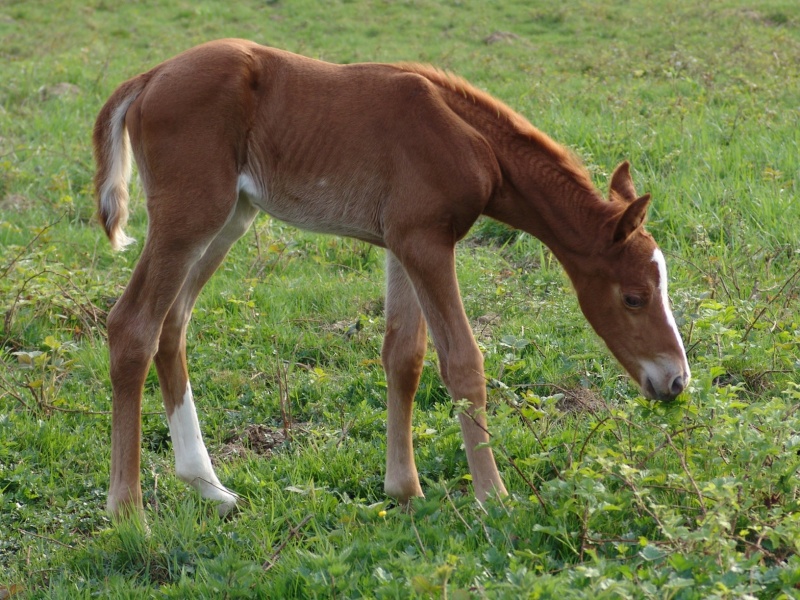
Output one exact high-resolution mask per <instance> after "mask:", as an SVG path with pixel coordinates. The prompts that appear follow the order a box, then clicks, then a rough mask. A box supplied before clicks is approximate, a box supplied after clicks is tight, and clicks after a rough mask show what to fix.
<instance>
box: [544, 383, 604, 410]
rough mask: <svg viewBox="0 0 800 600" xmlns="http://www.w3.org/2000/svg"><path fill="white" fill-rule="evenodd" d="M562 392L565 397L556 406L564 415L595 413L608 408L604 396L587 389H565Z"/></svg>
mask: <svg viewBox="0 0 800 600" xmlns="http://www.w3.org/2000/svg"><path fill="white" fill-rule="evenodd" d="M560 392H561V393H562V394H564V397H563V398H561V399H560V400H559V401H558V402H557V403H556V406H557V407H558V410H560V411H561V412H564V413H576V412H590V413H595V412H597V411H598V410H601V409H603V408H604V407H605V406H606V402H605V400H603V398H602V396H600V395H599V394H596V393H595V392H593V391H592V390H590V389H587V388H571V389H563V390H560Z"/></svg>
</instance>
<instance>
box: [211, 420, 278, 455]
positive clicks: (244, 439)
mask: <svg viewBox="0 0 800 600" xmlns="http://www.w3.org/2000/svg"><path fill="white" fill-rule="evenodd" d="M285 441H286V436H285V435H284V433H283V431H282V430H280V429H273V428H272V427H269V426H267V425H262V424H253V425H248V426H247V427H245V428H244V430H242V431H240V432H237V433H235V434H234V435H233V436H232V437H231V438H230V439H229V440H228V442H227V443H226V444H225V445H224V446H223V447H222V450H220V452H219V453H218V456H219V458H220V459H222V460H229V459H231V458H234V457H241V456H245V455H247V454H248V453H253V454H257V455H259V456H270V455H271V454H272V451H273V450H274V449H275V448H276V447H278V446H280V445H282V444H283V443H284V442H285Z"/></svg>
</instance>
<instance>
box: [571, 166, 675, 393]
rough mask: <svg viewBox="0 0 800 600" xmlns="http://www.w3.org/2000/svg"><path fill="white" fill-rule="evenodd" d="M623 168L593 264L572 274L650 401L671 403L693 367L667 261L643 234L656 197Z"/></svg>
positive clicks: (598, 327)
mask: <svg viewBox="0 0 800 600" xmlns="http://www.w3.org/2000/svg"><path fill="white" fill-rule="evenodd" d="M628 169H629V167H628V163H623V164H621V165H620V166H619V167H617V170H616V171H615V172H614V175H613V177H612V178H611V190H610V202H611V204H612V206H614V207H617V208H616V209H615V216H614V217H613V218H612V219H610V220H609V221H608V222H607V223H605V224H603V225H602V227H601V228H600V232H599V237H598V238H597V240H596V242H595V251H594V252H593V256H592V257H591V259H590V260H589V261H588V262H587V264H586V265H583V266H578V268H577V269H576V272H573V273H571V275H572V279H573V283H574V285H575V289H576V291H577V294H578V300H579V302H580V305H581V309H582V310H583V313H584V314H585V315H586V318H587V319H588V320H589V323H591V325H592V327H594V329H595V331H597V333H598V334H599V335H600V337H602V338H603V340H604V341H605V343H606V345H607V346H608V348H609V349H610V350H611V352H612V353H613V354H614V356H616V357H617V359H618V360H619V361H620V363H622V366H623V367H625V370H627V371H628V373H630V374H631V376H632V377H633V378H634V379H635V380H636V381H637V382H638V384H639V386H640V387H641V388H642V392H643V393H644V395H645V396H647V397H648V398H652V399H657V400H672V399H673V398H675V397H676V396H677V395H678V394H680V393H681V392H682V391H683V390H684V388H685V387H686V385H687V384H688V383H689V377H690V372H689V364H688V362H687V360H686V352H685V351H684V348H683V342H682V341H681V337H680V334H679V333H678V329H677V327H676V325H675V319H674V318H673V316H672V310H671V309H670V305H669V297H668V296H667V268H666V265H665V263H664V255H663V254H662V253H661V250H659V248H658V246H657V245H656V243H655V241H654V240H653V238H652V236H651V235H650V234H649V233H647V232H646V231H645V230H644V228H643V223H644V219H645V215H646V213H647V205H648V203H649V202H650V196H649V194H648V195H644V196H641V197H637V195H636V191H635V190H634V187H633V182H632V180H631V176H630V172H629V170H628Z"/></svg>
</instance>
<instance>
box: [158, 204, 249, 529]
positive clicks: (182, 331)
mask: <svg viewBox="0 0 800 600" xmlns="http://www.w3.org/2000/svg"><path fill="white" fill-rule="evenodd" d="M257 212H258V211H257V209H255V208H254V207H253V206H252V205H251V204H250V202H249V201H248V200H247V199H246V198H244V197H240V199H239V201H238V203H237V205H236V208H235V209H234V212H233V215H232V216H231V218H230V219H229V221H228V223H227V224H226V225H225V227H224V228H223V229H222V231H220V233H219V234H218V235H217V236H216V237H215V238H214V241H213V242H212V243H211V245H210V246H209V247H208V249H207V250H206V251H205V253H204V254H203V256H202V258H201V259H200V260H199V261H198V262H197V263H196V264H195V265H194V266H193V267H192V270H191V271H190V273H189V275H188V277H187V278H186V281H185V282H184V284H183V287H182V288H181V291H180V294H179V295H178V298H177V299H176V300H175V303H174V304H173V305H172V308H171V309H170V311H169V313H168V314H167V316H166V319H165V320H164V325H163V327H162V330H161V337H160V339H159V344H158V352H157V354H156V356H155V364H156V369H157V371H158V380H159V383H160V385H161V394H162V397H163V399H164V408H165V409H166V413H167V421H168V423H169V430H170V437H171V438H172V447H173V450H174V452H175V472H176V474H177V475H178V477H179V478H180V479H182V480H183V481H185V482H186V483H188V484H190V485H191V486H192V487H194V488H195V489H197V491H198V492H199V493H200V495H201V496H202V497H203V498H207V499H209V500H214V501H216V502H219V503H220V504H219V511H220V513H221V514H223V513H225V512H227V511H229V510H230V509H231V508H233V506H234V505H235V504H236V495H235V494H234V493H232V492H231V491H230V490H228V489H226V488H225V487H224V486H223V485H222V484H221V483H220V481H219V479H218V478H217V475H216V473H215V472H214V468H213V466H212V465H211V458H210V457H209V455H208V451H207V450H206V447H205V444H204V443H203V436H202V433H201V430H200V423H199V421H198V418H197V411H196V409H195V405H194V398H193V396H192V388H191V385H190V383H189V377H188V373H187V367H186V328H187V325H188V323H189V319H190V318H191V313H192V307H193V306H194V303H195V301H196V300H197V296H198V294H199V293H200V290H201V289H202V288H203V286H204V285H205V284H206V282H207V281H208V280H209V278H210V277H211V275H213V273H214V272H215V271H216V270H217V267H219V265H220V263H221V262H222V260H223V259H224V258H225V256H226V255H227V253H228V250H229V249H230V248H231V246H232V245H233V243H234V242H236V240H238V239H239V238H240V237H241V236H242V235H244V233H245V232H246V231H247V229H248V228H249V227H250V224H251V223H252V222H253V219H254V218H255V216H256V214H257Z"/></svg>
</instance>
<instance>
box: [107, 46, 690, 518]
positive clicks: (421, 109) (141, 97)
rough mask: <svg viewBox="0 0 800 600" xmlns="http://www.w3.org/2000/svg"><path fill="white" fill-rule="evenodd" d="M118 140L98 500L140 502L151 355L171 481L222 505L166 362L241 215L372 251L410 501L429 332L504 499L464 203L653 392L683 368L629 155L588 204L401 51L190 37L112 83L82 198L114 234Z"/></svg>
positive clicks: (477, 102)
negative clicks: (461, 253) (380, 261)
mask: <svg viewBox="0 0 800 600" xmlns="http://www.w3.org/2000/svg"><path fill="white" fill-rule="evenodd" d="M131 147H132V149H133V157H134V158H135V159H136V162H137V164H138V166H139V174H140V177H141V181H142V184H143V187H144V190H145V192H146V196H147V211H148V215H149V229H148V232H147V240H146V242H145V245H144V249H143V251H142V255H141V258H140V260H139V263H138V265H137V266H136V268H135V270H134V272H133V276H132V277H131V280H130V283H129V284H128V286H127V288H126V289H125V292H124V293H123V294H122V297H121V298H120V299H119V301H118V302H117V304H116V306H115V307H114V309H113V310H112V311H111V314H109V316H108V339H109V347H110V355H111V383H112V387H113V418H112V434H111V446H112V449H111V485H110V490H109V495H108V509H109V511H110V512H111V513H112V514H119V513H125V512H129V511H134V512H135V511H137V510H138V511H140V510H141V509H142V495H141V487H140V482H139V469H140V437H141V425H140V411H141V402H142V389H143V386H144V381H145V376H146V374H147V371H148V369H149V366H150V363H151V362H152V361H155V364H156V369H157V371H158V378H159V382H160V384H161V391H162V394H163V398H164V405H165V407H166V413H167V418H168V420H169V427H170V433H171V436H172V440H173V445H174V449H175V463H176V471H177V474H178V476H179V477H180V478H181V479H183V480H184V481H186V482H188V483H190V484H191V485H193V486H194V487H195V488H197V489H198V490H199V492H200V494H201V495H202V496H203V497H205V498H210V499H212V500H215V501H218V502H219V504H220V511H221V512H224V511H226V510H228V509H230V508H231V507H232V506H233V505H234V504H235V503H236V498H237V497H236V495H235V494H234V493H233V492H231V491H229V490H227V489H226V488H225V487H224V486H223V485H222V484H221V483H220V482H219V479H217V476H216V475H215V473H214V469H213V467H212V465H211V460H210V459H209V455H208V452H207V451H206V448H205V445H204V444H203V439H202V435H201V432H200V426H199V423H198V419H197V413H196V412H195V406H194V399H193V397H192V390H191V386H190V385H189V378H188V374H187V369H186V337H185V336H186V327H187V323H188V322H189V318H190V316H191V312H192V307H193V305H194V303H195V300H196V298H197V295H198V293H199V292H200V290H201V288H202V287H203V285H204V284H205V283H206V282H207V281H208V279H209V278H210V277H211V275H212V273H214V271H215V270H216V269H217V267H218V266H219V265H220V263H221V262H222V260H223V258H224V257H225V255H226V254H227V252H228V250H229V249H230V247H231V245H232V244H233V243H234V242H235V241H236V240H237V239H239V238H240V237H241V236H242V235H243V234H244V233H245V232H246V231H247V229H248V227H249V226H250V224H251V223H252V222H253V219H254V218H255V216H256V214H257V213H258V212H259V211H260V210H261V211H264V212H267V213H269V214H270V215H272V216H273V217H275V218H277V219H281V220H283V221H286V222H288V223H291V224H293V225H296V226H297V227H301V228H305V229H310V230H313V231H318V232H325V233H332V234H338V235H344V236H351V237H354V238H358V239H361V240H365V241H367V242H369V243H372V244H375V245H377V246H381V247H383V248H385V249H386V257H387V258H386V282H387V290H386V335H385V339H384V343H383V350H382V354H381V357H382V360H383V365H384V368H385V370H386V377H387V381H388V400H387V402H388V423H387V437H388V439H387V460H386V479H385V490H386V493H387V494H388V495H390V496H393V497H395V498H397V499H398V500H400V501H403V502H404V501H407V500H408V499H409V498H411V497H413V496H421V495H422V489H421V488H420V484H419V477H418V475H417V469H416V466H415V463H414V455H413V449H412V435H411V410H412V404H413V400H414V394H415V392H416V389H417V385H418V383H419V377H420V372H421V370H422V364H423V357H424V355H425V348H426V338H427V329H428V328H429V329H430V331H431V335H432V337H433V342H434V345H435V348H436V352H437V353H438V356H439V363H440V369H441V376H442V379H443V380H444V383H445V384H446V386H447V388H448V390H449V392H450V394H451V396H452V397H453V398H455V399H466V400H467V401H468V405H469V409H468V412H467V413H466V414H462V415H460V422H461V429H462V432H463V436H464V444H465V447H466V454H467V460H468V462H469V469H470V472H471V474H472V481H473V485H474V489H475V494H476V496H477V498H478V499H479V500H483V499H485V498H486V497H487V496H488V495H490V494H505V493H506V490H505V487H504V486H503V482H502V480H501V478H500V474H499V473H498V470H497V466H496V465H495V460H494V457H493V455H492V451H491V449H490V448H489V447H488V446H486V445H484V444H485V442H487V441H488V435H487V432H486V414H485V406H486V385H485V379H484V372H483V357H482V355H481V352H480V350H479V349H478V346H477V344H476V343H475V340H474V338H473V336H472V333H471V330H470V324H469V321H468V320H467V316H466V314H465V313H464V307H463V305H462V302H461V298H460V295H459V289H458V283H457V281H456V272H455V258H454V248H455V244H456V242H457V241H458V240H460V239H461V238H462V237H463V236H464V235H465V234H466V233H467V231H468V230H469V229H470V227H471V226H472V224H473V223H475V221H476V219H477V218H478V217H479V216H480V215H482V214H483V215H487V216H489V217H492V218H494V219H497V220H499V221H502V222H504V223H507V224H509V225H511V226H513V227H516V228H519V229H522V230H524V231H526V232H528V233H530V234H531V235H534V236H536V237H537V238H539V239H540V240H542V242H544V243H545V244H546V245H547V246H548V247H549V248H550V249H551V250H552V252H553V253H554V254H555V256H556V257H557V258H558V260H559V261H560V262H561V263H562V264H563V266H564V268H565V269H566V271H567V273H568V274H569V277H570V279H571V280H572V283H573V285H574V287H575V290H576V291H577V295H578V299H579V301H580V306H581V308H582V310H583V312H584V314H585V315H586V318H587V319H588V320H589V322H590V323H591V325H592V326H593V327H594V329H595V330H596V331H597V333H598V334H599V335H600V337H602V338H603V340H604V341H605V343H606V344H607V345H608V347H609V348H610V350H611V352H612V353H613V354H614V356H616V357H617V359H619V361H620V362H621V363H622V366H623V367H624V368H625V369H626V370H627V371H628V373H630V375H631V376H632V377H633V378H634V379H635V380H636V381H637V382H638V384H639V385H640V386H641V389H642V392H643V393H644V394H645V395H646V396H648V397H650V398H655V399H659V400H669V399H672V398H675V397H676V396H677V395H678V394H680V393H681V392H682V391H683V389H684V388H685V387H686V385H687V383H688V381H689V366H688V364H687V360H686V355H685V352H684V348H683V344H682V342H681V338H680V335H679V333H678V330H677V327H676V325H675V321H674V319H673V317H672V313H671V311H670V306H669V299H668V296H667V272H666V266H665V264H664V257H663V255H662V254H661V251H660V250H659V249H658V246H657V245H656V243H655V242H654V241H653V238H652V237H651V236H650V235H649V234H648V233H647V232H646V231H645V230H644V228H643V226H642V225H643V222H644V220H645V214H646V211H647V205H648V203H649V201H650V196H649V195H644V196H638V195H637V194H636V191H635V190H634V186H633V183H632V181H631V176H630V174H629V167H628V164H627V163H622V164H621V165H620V166H619V167H617V169H616V171H615V172H614V174H613V176H612V178H611V184H610V195H609V198H608V199H605V198H603V196H602V195H601V194H600V193H599V192H598V191H597V190H596V189H595V188H594V187H593V185H592V183H591V180H590V177H589V175H588V173H587V171H586V170H585V169H584V168H583V167H582V166H581V164H580V163H579V162H578V161H577V160H576V159H575V158H574V157H573V156H572V155H571V154H570V153H569V152H568V151H567V150H566V149H564V148H563V147H561V146H559V145H558V144H556V143H555V142H553V141H552V140H551V139H550V138H548V137H547V136H546V135H544V134H543V133H541V132H540V131H538V130H537V129H535V128H534V127H533V126H532V125H530V124H529V123H528V122H527V121H526V120H525V119H524V118H523V117H521V116H520V115H518V114H517V113H515V112H513V111H512V110H511V109H509V108H508V107H507V106H505V105H504V104H502V103H501V102H499V101H498V100H495V99H494V98H492V97H490V96H489V95H487V94H485V93H483V92H481V91H479V90H477V89H476V88H474V87H472V86H471V85H470V84H468V83H467V82H465V81H463V80H461V79H458V78H456V77H454V76H451V75H449V74H446V73H443V72H441V71H438V70H435V69H432V68H429V67H426V66H421V65H417V64H353V65H333V64H328V63H324V62H320V61H317V60H312V59H309V58H304V57H301V56H297V55H295V54H291V53H289V52H284V51H281V50H276V49H272V48H266V47H264V46H260V45H257V44H254V43H251V42H247V41H244V40H219V41H215V42H211V43H208V44H204V45H201V46H198V47H196V48H193V49H191V50H188V51H187V52H184V53H182V54H180V55H178V56H176V57H175V58H172V59H170V60H168V61H166V62H164V63H162V64H160V65H158V66H157V67H155V68H154V69H152V70H150V71H148V72H146V73H144V74H141V75H139V76H137V77H134V78H133V79H130V80H129V81H127V82H125V83H123V84H122V85H121V86H120V87H119V88H118V89H117V90H116V91H115V92H114V93H113V94H112V96H111V98H110V99H109V100H108V102H107V103H106V104H105V106H104V107H103V109H102V110H101V112H100V114H99V116H98V118H97V122H96V124H95V128H94V152H95V159H96V161H97V174H96V177H95V187H96V197H97V205H98V212H99V217H100V220H101V222H102V223H103V225H104V227H105V230H106V232H107V234H108V236H109V238H110V240H111V244H112V246H113V247H114V248H115V249H118V248H121V247H123V246H125V245H126V244H128V243H130V242H131V241H132V240H131V239H130V238H128V237H127V236H126V235H125V234H124V233H123V226H124V225H125V222H126V220H127V216H128V208H127V205H128V191H127V187H128V182H129V179H130V175H131Z"/></svg>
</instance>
